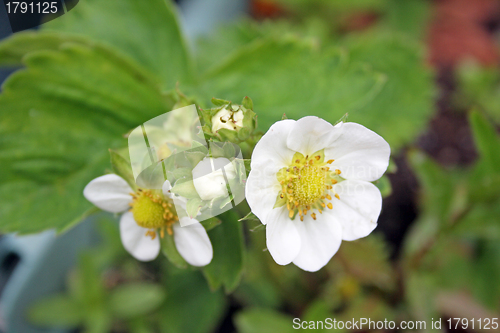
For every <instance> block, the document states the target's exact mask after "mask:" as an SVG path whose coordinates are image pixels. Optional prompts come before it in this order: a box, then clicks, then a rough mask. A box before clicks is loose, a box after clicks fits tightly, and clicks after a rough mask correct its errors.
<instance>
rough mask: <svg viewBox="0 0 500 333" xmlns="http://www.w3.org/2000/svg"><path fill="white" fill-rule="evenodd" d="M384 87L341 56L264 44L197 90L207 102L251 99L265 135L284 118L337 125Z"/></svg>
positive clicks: (248, 49) (299, 45)
mask: <svg viewBox="0 0 500 333" xmlns="http://www.w3.org/2000/svg"><path fill="white" fill-rule="evenodd" d="M383 83H384V78H383V76H382V75H380V74H378V73H375V72H373V71H371V70H369V69H368V68H367V67H366V66H363V65H361V64H356V63H352V62H350V60H349V56H348V55H347V54H345V53H343V52H342V51H340V50H337V49H330V48H326V49H324V50H317V49H314V48H313V47H311V45H307V44H305V43H304V42H301V41H298V40H287V41H277V40H274V39H265V40H262V41H260V40H257V41H256V42H254V43H251V44H249V45H247V46H245V47H243V48H240V49H238V50H237V51H236V52H234V53H233V54H232V56H231V57H229V58H228V59H227V61H226V62H224V63H222V64H221V65H220V66H218V67H217V68H214V69H212V70H211V71H209V72H208V73H207V74H206V75H205V76H204V77H203V80H202V83H201V84H200V85H199V86H198V87H196V89H195V90H196V92H197V93H198V95H201V96H203V97H204V100H205V101H209V100H210V96H212V95H217V96H224V97H225V98H227V99H229V100H238V99H239V98H241V95H248V96H251V97H252V100H253V101H254V103H255V105H256V106H257V110H256V111H257V113H258V117H259V126H261V129H263V130H266V129H268V128H269V127H270V126H271V125H272V124H273V123H274V122H276V121H278V120H280V119H281V117H282V115H283V114H284V113H285V112H286V114H287V116H288V117H289V118H292V119H298V118H300V117H303V116H305V115H306V114H312V115H317V116H320V117H323V118H325V119H326V120H329V121H330V122H334V121H335V120H337V119H338V118H339V117H340V116H341V115H343V114H345V113H346V112H347V111H350V110H354V109H356V108H359V107H361V106H363V105H365V104H366V103H368V102H369V101H370V100H371V99H372V98H373V96H374V95H375V94H376V93H377V92H378V91H379V90H380V88H381V86H382V85H383ZM305 96H307V97H305Z"/></svg>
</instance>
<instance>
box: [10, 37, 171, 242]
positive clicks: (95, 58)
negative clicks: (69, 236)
mask: <svg viewBox="0 0 500 333" xmlns="http://www.w3.org/2000/svg"><path fill="white" fill-rule="evenodd" d="M24 61H25V64H26V66H27V68H26V70H23V71H19V72H17V73H15V74H13V75H12V76H11V77H10V78H9V79H8V80H7V82H5V84H4V86H3V93H2V95H1V96H0V109H1V111H0V112H1V114H2V123H1V126H0V133H1V137H2V139H1V141H0V150H1V155H0V171H1V173H2V175H3V177H2V179H1V181H0V199H1V201H2V202H3V204H2V205H1V207H0V215H1V216H2V221H1V222H0V224H1V230H2V231H3V232H12V231H16V232H20V233H29V232H38V231H41V230H44V229H48V228H56V229H57V230H59V231H61V230H64V229H66V228H68V227H70V226H71V225H72V224H74V223H76V222H79V221H80V219H81V217H82V216H84V214H85V213H86V212H87V211H88V210H89V209H90V208H91V204H90V203H88V202H87V201H86V200H84V198H83V196H82V191H83V188H84V187H85V185H86V184H87V183H88V182H89V181H90V180H92V179H93V178H95V177H98V176H100V175H102V174H103V173H104V171H105V170H106V169H107V168H109V157H108V156H109V155H108V152H107V150H108V149H109V148H119V147H122V146H124V145H125V139H123V135H124V134H125V133H126V132H127V131H128V130H129V129H130V128H133V127H134V126H136V125H138V124H141V123H142V122H144V121H146V120H148V119H150V118H152V117H154V116H155V115H158V114H161V113H164V112H167V111H168V110H170V108H171V106H172V105H168V103H167V101H165V99H164V97H163V95H162V94H161V92H160V91H159V84H158V82H157V81H156V80H155V78H154V77H151V75H150V74H148V73H147V72H145V71H144V70H142V69H141V68H139V67H137V66H136V65H135V64H134V63H131V62H129V61H128V60H126V59H124V58H122V57H121V56H119V55H117V54H116V53H114V52H113V51H112V50H110V49H109V48H107V47H104V46H101V45H95V46H84V45H80V44H64V46H62V47H61V49H59V50H58V51H47V50H44V51H40V52H33V53H30V54H29V55H27V56H25V57H24ZM83 78H85V79H83Z"/></svg>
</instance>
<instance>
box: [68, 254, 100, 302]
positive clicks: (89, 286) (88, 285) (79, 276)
mask: <svg viewBox="0 0 500 333" xmlns="http://www.w3.org/2000/svg"><path fill="white" fill-rule="evenodd" d="M70 290H71V293H72V295H73V296H74V298H75V299H77V300H78V301H79V302H80V304H81V305H83V308H85V309H86V310H89V312H91V310H92V309H94V308H96V307H99V306H103V305H104V300H105V296H106V291H105V289H104V285H103V283H102V281H101V275H100V273H99V270H98V268H97V265H96V262H95V261H94V258H93V257H92V256H91V254H90V253H82V254H81V255H80V258H79V262H78V270H77V272H76V274H75V276H74V277H73V280H70Z"/></svg>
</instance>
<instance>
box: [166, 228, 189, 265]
mask: <svg viewBox="0 0 500 333" xmlns="http://www.w3.org/2000/svg"><path fill="white" fill-rule="evenodd" d="M160 242H161V252H162V253H163V254H164V255H165V257H167V259H168V260H169V261H170V262H171V263H172V264H174V265H175V266H177V267H179V268H186V267H188V263H187V262H186V260H184V258H183V257H182V256H181V255H180V253H179V251H177V247H176V246H175V242H174V236H173V235H169V234H168V233H165V237H163V238H161V239H160Z"/></svg>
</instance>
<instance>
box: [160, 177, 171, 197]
mask: <svg viewBox="0 0 500 333" xmlns="http://www.w3.org/2000/svg"><path fill="white" fill-rule="evenodd" d="M171 189H172V185H171V184H170V182H169V181H168V180H165V182H164V183H163V186H162V187H161V190H162V192H163V195H164V196H166V197H167V198H170V199H172V198H173V195H172V193H170V190H171Z"/></svg>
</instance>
